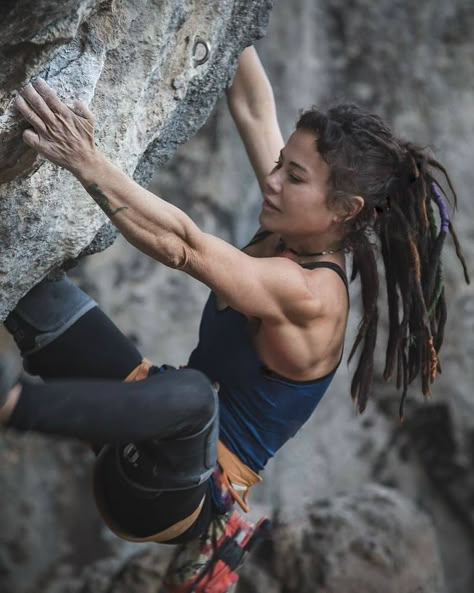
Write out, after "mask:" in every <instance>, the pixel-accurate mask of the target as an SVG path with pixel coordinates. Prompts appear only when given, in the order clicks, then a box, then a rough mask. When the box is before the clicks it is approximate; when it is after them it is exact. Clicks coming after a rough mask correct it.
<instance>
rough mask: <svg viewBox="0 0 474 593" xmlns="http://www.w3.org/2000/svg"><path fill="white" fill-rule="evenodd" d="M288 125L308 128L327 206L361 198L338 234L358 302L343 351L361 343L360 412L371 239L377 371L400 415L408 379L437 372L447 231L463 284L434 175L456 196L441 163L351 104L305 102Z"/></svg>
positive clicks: (371, 340)
mask: <svg viewBox="0 0 474 593" xmlns="http://www.w3.org/2000/svg"><path fill="white" fill-rule="evenodd" d="M296 128H297V129H304V130H309V131H311V132H313V133H314V134H315V138H316V143H317V150H318V151H319V153H320V154H321V156H322V158H323V159H324V160H325V161H326V162H327V164H328V165H329V170H330V173H329V182H328V186H329V192H328V204H329V206H331V205H336V204H337V205H338V207H340V206H341V205H342V206H343V207H344V205H346V206H347V207H348V206H349V203H350V201H351V200H352V198H353V196H362V197H363V198H364V207H363V208H362V210H361V211H360V213H359V214H358V215H357V216H356V217H355V218H353V219H351V220H350V221H349V222H348V223H346V224H347V228H346V237H345V245H346V247H347V248H348V249H349V250H350V251H352V254H353V268H352V275H351V280H354V279H355V278H356V276H357V275H358V274H359V275H360V279H361V287H362V307H363V315H362V319H361V322H360V325H359V328H358V332H357V335H356V339H355V342H354V345H353V347H352V350H351V353H350V356H349V361H350V360H351V359H352V357H353V356H354V354H355V353H356V351H357V350H359V349H360V356H359V360H358V362H357V367H356V369H355V372H354V375H353V378H352V383H351V396H352V398H353V400H354V402H355V404H356V406H357V408H358V410H359V412H363V411H364V409H365V407H366V404H367V399H368V397H369V392H370V388H371V384H372V379H373V372H374V350H375V345H376V339H377V328H378V304H377V301H378V295H379V280H378V273H377V262H376V249H377V243H378V244H379V246H380V251H381V254H382V259H383V264H384V267H385V278H386V284H387V301H388V318H389V335H388V341H387V349H386V358H385V370H384V373H383V376H384V379H385V380H386V381H389V380H390V379H391V378H392V376H393V374H395V375H396V385H397V388H398V389H401V392H402V393H401V400H400V417H403V405H404V401H405V397H406V394H407V388H408V385H409V384H410V383H411V382H412V381H413V380H414V379H415V378H416V377H417V376H420V378H421V388H422V392H423V394H424V395H425V396H427V395H429V394H430V384H431V383H432V382H433V381H434V380H435V378H436V375H437V373H438V371H439V370H440V363H439V356H438V355H439V351H440V348H441V345H442V343H443V335H444V327H445V323H446V299H445V294H444V285H443V275H442V268H441V252H442V249H443V244H444V239H445V237H446V234H447V233H448V232H449V233H450V234H451V236H452V238H453V240H454V245H455V248H456V254H457V256H458V258H459V260H460V261H461V264H462V267H463V270H464V276H465V279H466V282H468V283H469V276H468V272H467V268H466V263H465V260H464V257H463V255H462V253H461V248H460V245H459V241H458V239H457V236H456V233H455V231H454V229H453V226H452V224H451V221H450V220H449V215H448V206H447V202H446V201H448V202H449V201H450V200H449V198H448V195H447V193H446V191H445V190H444V189H443V188H442V186H441V185H440V184H439V182H438V181H437V180H436V178H435V174H438V175H440V176H441V177H442V178H444V181H445V182H446V184H447V187H448V188H449V192H450V195H451V201H450V203H451V204H452V205H453V207H454V208H455V207H456V205H457V197H456V193H455V191H454V189H453V186H452V183H451V180H450V178H449V175H448V173H447V171H446V169H445V168H444V167H443V165H442V164H441V163H439V162H438V161H437V160H435V159H434V158H433V157H431V156H430V155H429V154H428V153H427V152H426V151H425V150H424V149H422V148H420V147H419V146H416V145H415V144H412V143H410V142H405V141H402V140H400V139H398V138H396V137H395V136H394V135H393V134H392V132H391V130H390V129H389V128H388V127H387V126H386V125H385V124H384V123H383V121H382V120H381V119H380V118H379V117H378V116H376V115H373V114H371V113H367V112H365V111H364V110H362V109H361V108H359V107H358V106H356V105H352V104H342V105H337V106H335V107H332V108H331V109H329V110H328V111H327V112H326V113H323V112H321V111H319V110H317V109H316V108H314V107H313V108H312V109H310V110H308V111H305V112H303V113H302V114H301V116H300V118H299V120H298V122H297V125H296ZM435 208H436V210H437V211H438V212H439V217H437V216H435ZM348 211H349V209H348ZM437 218H439V220H440V224H439V225H438V223H437Z"/></svg>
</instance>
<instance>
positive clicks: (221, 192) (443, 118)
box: [0, 0, 474, 593]
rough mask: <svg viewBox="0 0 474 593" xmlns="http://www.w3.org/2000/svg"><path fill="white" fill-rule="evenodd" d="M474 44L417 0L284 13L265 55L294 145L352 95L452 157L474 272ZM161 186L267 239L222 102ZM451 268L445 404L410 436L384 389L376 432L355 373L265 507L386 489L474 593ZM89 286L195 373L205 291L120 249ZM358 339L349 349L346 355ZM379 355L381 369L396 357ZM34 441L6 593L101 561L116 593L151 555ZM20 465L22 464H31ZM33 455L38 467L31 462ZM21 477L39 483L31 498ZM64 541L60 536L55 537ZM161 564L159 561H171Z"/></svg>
mask: <svg viewBox="0 0 474 593" xmlns="http://www.w3.org/2000/svg"><path fill="white" fill-rule="evenodd" d="M473 29H474V5H473V4H472V2H471V1H470V0H455V1H453V2H451V3H449V5H447V4H446V3H443V2H441V0H433V1H432V2H429V3H419V4H417V5H415V4H413V3H412V2H408V0H406V1H403V2H398V3H393V2H392V1H391V0H383V1H381V2H371V1H369V0H356V1H355V2H352V3H350V6H349V5H348V3H347V2H343V1H342V0H317V1H314V0H294V1H292V2H279V3H277V4H276V6H275V9H274V10H273V13H272V22H271V25H270V29H269V34H268V36H267V37H266V38H265V40H264V41H263V42H262V43H261V44H260V46H259V50H260V54H261V55H262V57H263V59H264V62H265V65H266V67H267V69H268V70H269V73H270V77H271V79H272V81H273V83H274V88H275V93H276V97H277V102H278V105H279V114H280V118H281V123H282V126H283V130H284V132H285V134H287V133H288V132H289V131H290V130H291V127H292V125H293V123H294V121H295V118H296V114H297V110H298V108H300V107H302V106H304V105H309V104H311V103H314V102H317V103H323V102H325V101H326V100H327V99H328V98H333V97H336V98H345V99H349V100H357V101H359V102H361V103H362V104H364V105H366V106H368V107H370V108H372V109H374V110H375V111H377V112H379V113H382V114H383V115H386V116H387V117H388V118H389V121H390V122H391V123H392V124H393V125H394V126H395V127H396V128H397V130H398V131H400V132H401V133H402V134H404V135H406V136H407V137H410V138H412V137H414V138H416V139H417V140H418V141H420V142H421V143H425V144H429V145H431V146H433V147H434V148H435V149H436V152H437V155H438V156H439V157H440V159H441V160H443V161H444V162H445V163H446V165H447V166H448V168H449V171H450V173H451V175H452V177H453V180H454V182H455V185H456V188H457V190H458V194H459V199H460V213H459V215H458V216H457V218H456V223H457V228H458V233H459V236H460V238H461V240H462V242H463V245H464V248H465V251H466V254H467V257H468V260H469V262H470V267H471V270H472V262H473V261H474V242H473V239H474V237H473V233H472V220H473V216H474V203H473V201H472V200H471V188H472V187H473V184H474V170H473V168H472V153H473V148H474V146H473V140H472V139H473V138H474V115H473V111H472V106H471V105H472V80H473V79H474V43H473V41H472V35H471V32H472V30H473ZM110 124H111V125H113V121H111V122H110ZM103 139H104V141H105V139H106V135H105V134H104V136H103ZM153 187H154V188H155V189H156V190H157V191H158V192H159V193H160V194H161V195H163V196H164V197H166V198H168V199H170V200H171V201H172V202H173V203H175V204H177V205H178V206H181V207H183V208H185V209H186V211H187V212H189V213H190V214H191V215H192V216H193V218H194V219H195V220H196V222H197V223H198V224H200V225H201V226H202V227H203V228H205V229H206V230H208V231H210V232H214V233H216V234H219V235H220V236H222V237H223V238H225V239H228V240H230V241H232V242H234V243H235V244H242V243H243V242H244V241H245V240H246V239H247V238H248V236H249V235H250V233H251V232H252V231H253V230H254V225H255V214H256V213H257V212H258V209H259V200H260V198H259V192H258V187H257V185H256V183H255V180H254V177H253V176H252V173H251V171H250V169H249V167H248V165H247V163H246V157H245V153H244V151H243V149H242V147H241V146H240V143H239V140H238V138H237V137H236V135H235V133H234V131H233V126H232V123H231V121H230V119H229V117H228V115H227V113H226V109H225V105H224V104H223V103H221V104H219V106H218V109H217V110H216V111H215V112H214V114H213V116H212V118H211V119H210V120H209V121H208V123H207V125H206V127H205V129H203V130H202V132H200V133H199V134H198V135H197V136H195V137H194V138H193V139H192V140H191V141H190V142H188V143H187V144H186V145H185V146H183V147H182V148H181V149H180V150H179V152H178V155H177V156H176V158H175V159H174V160H173V161H172V162H171V163H170V164H169V165H168V166H167V167H162V168H161V169H160V171H159V175H157V177H156V179H155V180H154V183H153ZM445 261H446V265H445V275H446V282H447V290H448V296H449V302H450V317H449V322H448V327H447V332H446V338H445V349H444V356H443V375H442V376H441V378H440V380H439V381H438V383H437V385H436V387H435V389H434V392H433V400H434V403H436V404H439V406H438V405H437V406H436V407H431V405H426V406H425V405H423V404H422V401H421V397H420V395H419V393H417V390H413V392H412V393H411V395H410V400H409V401H410V405H409V406H408V407H407V422H406V423H405V425H404V426H400V425H399V423H398V420H397V398H396V396H395V394H394V390H393V388H392V387H391V386H388V387H387V386H383V385H381V384H377V385H376V389H375V394H376V402H377V403H372V404H371V406H370V407H369V409H368V410H367V412H366V413H365V414H364V416H362V417H361V418H359V417H356V415H355V414H354V412H353V410H352V408H351V405H350V402H349V396H348V372H347V370H346V367H345V365H342V366H341V368H340V371H339V373H338V376H337V377H336V381H335V382H334V384H333V386H332V389H331V391H330V393H328V394H327V396H326V397H325V399H324V401H323V402H322V404H321V405H320V407H319V408H318V410H317V413H316V414H315V415H314V418H312V419H311V421H310V422H308V424H307V426H306V427H305V428H304V430H303V431H302V433H301V434H300V435H299V436H298V437H297V438H295V439H293V440H292V441H291V442H290V443H289V444H288V445H287V447H286V448H285V449H284V450H283V451H282V452H281V453H280V454H279V456H278V457H277V459H275V460H274V462H273V463H272V464H271V465H270V466H269V467H268V470H267V471H266V472H265V479H264V482H263V484H262V485H261V486H259V487H258V490H256V492H255V493H254V495H253V497H252V500H253V503H254V512H255V514H258V513H259V512H262V511H267V512H270V513H274V512H275V513H277V514H278V515H279V516H280V517H282V518H284V519H285V520H287V519H289V518H293V519H294V520H295V521H301V520H304V519H305V517H306V516H307V507H308V505H312V503H313V502H314V500H315V499H321V498H326V497H327V498H332V497H334V496H336V494H337V493H338V492H354V493H356V492H359V491H360V488H361V485H363V484H365V483H366V482H372V481H374V480H375V481H378V482H380V483H383V484H387V485H390V486H392V487H394V488H397V489H399V490H400V491H401V492H403V493H404V495H405V496H406V497H408V498H410V499H411V500H413V501H417V503H418V504H419V505H420V506H421V507H422V508H423V509H424V511H425V512H427V513H428V514H429V516H431V517H432V521H433V524H434V528H435V532H436V536H437V542H438V546H439V549H440V554H441V558H442V563H443V568H444V571H445V575H446V589H447V591H449V593H472V591H473V590H474V569H473V564H472V555H473V553H474V549H473V547H474V546H473V542H474V535H473V530H472V510H473V508H474V506H473V500H474V492H473V484H472V476H473V475H474V455H473V453H472V450H473V445H472V443H473V441H474V436H473V435H474V399H473V398H472V385H473V384H474V367H473V365H472V358H473V352H474V332H473V327H474V326H473V320H474V292H473V290H472V288H470V287H466V286H465V285H464V284H463V282H462V276H461V273H460V270H459V267H458V266H457V264H456V261H455V256H454V250H453V248H452V245H451V244H450V242H449V241H448V249H447V252H446V256H445ZM74 273H75V277H76V279H77V280H78V281H79V282H80V283H81V284H82V285H83V286H84V287H85V288H86V289H88V290H90V291H91V292H92V294H93V295H94V296H95V297H96V298H98V299H99V301H100V302H101V303H102V304H103V307H104V308H105V309H106V311H107V312H108V313H110V314H111V315H112V317H113V318H114V319H115V320H116V321H117V322H118V323H119V325H120V326H121V327H122V328H123V329H124V331H125V332H126V333H127V334H128V335H130V336H131V337H132V338H133V339H135V340H136V341H137V343H138V344H139V346H140V348H141V349H142V351H143V353H144V354H146V355H147V356H148V357H150V358H152V359H153V360H156V361H158V362H164V361H167V362H170V363H174V364H180V363H183V362H185V361H186V359H187V356H188V353H189V351H190V349H191V348H192V347H193V345H194V344H195V341H196V336H197V327H198V322H199V313H200V309H201V307H202V304H203V301H204V299H205V297H206V293H207V290H206V289H205V287H203V286H201V285H199V284H198V283H196V282H194V281H192V280H190V279H187V278H185V277H184V276H182V275H180V274H177V273H173V272H170V271H168V270H166V269H164V268H163V267H160V266H158V265H157V264H156V263H155V262H153V261H151V260H150V259H149V258H147V257H145V256H143V255H141V254H139V253H137V252H136V251H135V250H133V249H132V248H130V247H128V246H127V245H126V244H125V243H124V241H123V240H121V239H119V240H118V241H117V242H116V244H115V245H114V246H113V247H112V248H110V249H108V250H107V251H106V252H104V253H102V254H98V255H95V256H94V257H92V258H88V260H87V261H85V262H84V263H83V264H81V266H80V267H79V269H76V271H75V272H74ZM352 293H353V307H352V309H353V313H352V319H351V332H353V329H354V326H355V325H356V323H357V321H358V320H357V304H356V303H357V298H358V295H357V286H354V287H352ZM350 341H351V339H350V336H349V339H348V344H349V343H350ZM380 351H381V354H383V341H381V346H380ZM20 443H23V445H21V444H18V443H17V440H16V439H14V438H13V436H11V438H9V441H8V447H7V448H6V449H4V451H3V452H2V454H3V455H8V456H9V459H10V462H11V463H12V464H16V465H5V464H4V463H3V462H2V470H3V468H4V467H6V468H8V469H5V470H3V482H2V484H1V488H0V500H1V504H2V507H1V508H2V509H5V510H6V509H8V508H10V510H9V511H8V516H7V517H6V518H5V519H2V520H3V525H7V526H8V533H9V534H12V535H9V540H8V542H9V543H10V542H12V541H13V542H16V544H17V546H16V548H15V550H14V554H13V553H12V552H10V547H9V546H5V547H4V548H2V550H3V549H5V550H7V552H4V553H5V554H7V555H8V554H9V556H7V558H8V561H9V564H8V565H5V564H4V563H3V557H4V556H2V557H0V558H1V559H0V579H1V578H2V575H3V578H4V579H5V574H6V573H5V572H3V573H2V572H1V569H2V568H3V569H4V567H5V566H7V568H9V570H11V571H13V572H10V573H9V580H8V581H4V582H6V585H4V587H3V588H2V587H0V590H2V593H3V591H4V590H5V592H6V593H10V592H13V591H14V592H15V593H23V592H26V591H28V592H29V590H31V591H33V590H34V591H41V593H56V592H57V591H61V593H62V592H63V591H69V590H68V589H66V588H65V586H64V587H62V584H63V583H65V582H66V581H68V579H69V580H70V582H71V583H75V585H74V586H75V587H76V589H75V590H74V589H71V591H73V590H74V593H75V592H76V591H77V590H78V587H79V583H82V582H84V578H85V577H83V576H82V575H81V574H80V572H79V569H80V566H81V565H83V564H84V563H87V562H89V559H90V556H91V555H93V554H95V556H96V557H100V556H104V555H106V554H111V553H114V554H115V560H114V562H108V563H106V564H107V566H109V568H110V571H111V572H107V570H106V567H105V564H103V563H102V564H101V565H100V567H94V574H95V575H96V577H94V578H97V579H98V581H99V580H100V578H101V576H102V577H103V578H104V579H105V581H106V582H107V583H109V580H107V579H108V576H107V575H109V574H113V573H114V570H115V571H117V570H118V567H119V566H123V565H124V562H125V561H124V560H123V558H124V557H126V556H127V555H128V554H130V553H131V551H133V550H136V548H135V547H132V548H130V547H127V546H125V547H122V546H121V545H119V543H118V542H117V541H116V540H115V539H113V538H112V537H111V536H110V535H108V534H107V531H105V530H99V528H98V524H97V523H94V521H93V520H92V518H91V519H89V518H88V517H93V516H94V511H93V509H92V506H91V505H92V502H91V499H90V495H87V494H84V491H85V490H78V489H77V483H76V482H75V481H74V480H72V479H71V478H69V477H68V478H66V480H65V479H64V478H63V477H62V475H61V472H62V471H63V470H64V464H65V462H64V459H63V458H61V457H60V456H59V454H55V450H56V448H57V446H58V445H57V444H55V443H51V442H50V441H43V440H41V439H39V438H35V439H32V440H30V439H29V438H28V439H24V440H21V441H20ZM22 446H23V447H24V449H22V448H21V447H22ZM61 446H64V447H66V445H64V444H63V445H61ZM17 451H21V452H22V453H21V455H18V456H17V457H16V458H15V455H17ZM32 452H34V453H35V455H36V456H35V457H34V460H35V464H36V465H34V464H32V463H31V459H32ZM78 471H79V470H78ZM38 473H39V474H40V475H44V476H45V478H44V480H43V481H41V482H40V483H39V484H38V482H37V481H34V480H35V478H34V476H35V475H37V474H38ZM32 475H33V477H31V476H32ZM20 477H21V478H22V480H23V481H21V480H20V482H18V480H19V479H20ZM18 483H20V485H21V487H20V488H19V487H18ZM46 483H48V484H49V485H50V486H49V489H47V488H46ZM86 487H87V485H85V486H83V488H84V489H85V488H86ZM61 488H65V492H64V500H67V505H68V506H67V508H68V511H69V513H70V514H71V515H72V516H81V514H82V515H83V517H84V521H83V524H82V528H83V531H82V532H81V534H84V533H86V534H87V536H88V537H89V540H88V541H89V542H90V543H89V545H88V547H87V551H88V553H89V556H84V562H83V561H82V557H81V555H79V554H77V546H78V543H79V542H82V541H84V537H83V536H82V535H81V537H80V538H75V537H73V535H72V534H71V532H70V531H69V532H68V531H67V530H66V529H64V528H62V527H61V525H59V524H58V522H57V521H56V519H55V518H54V511H55V498H54V493H56V492H58V491H60V490H61ZM12 492H13V493H14V494H15V496H16V498H17V499H18V501H17V500H16V499H15V506H13V505H12V503H11V501H10V496H11V493H12ZM4 493H6V494H4ZM32 498H34V500H36V501H37V502H36V503H35V504H36V505H37V507H38V509H43V512H42V513H41V512H36V513H34V514H33V515H31V520H27V518H26V516H24V515H23V514H21V512H22V509H24V508H25V505H26V504H27V503H28V501H31V499H32ZM338 500H343V499H338ZM344 500H346V499H344ZM341 504H342V503H341ZM360 504H361V505H363V500H361V503H360ZM9 505H10V506H9ZM20 505H21V506H20ZM330 508H333V507H330ZM339 508H341V507H339ZM358 508H359V509H360V510H361V509H362V507H361V506H359V507H358ZM391 508H395V509H397V508H398V506H397V505H396V504H394V505H393V506H392V507H391ZM19 509H20V510H19ZM327 516H328V517H329V516H330V515H329V514H328V515H327ZM355 516H356V515H355ZM401 516H402V515H401ZM329 524H330V523H328V525H329ZM51 525H53V527H51ZM51 530H53V532H54V538H51V539H49V538H48V535H49V534H50V532H51ZM427 531H428V532H429V531H430V528H429V527H427ZM333 537H334V533H333V532H330V533H327V534H326V533H325V535H324V538H323V540H322V542H323V544H324V542H325V541H327V543H328V545H329V542H332V545H336V542H335V540H334V539H333ZM35 538H36V539H35ZM326 538H327V539H326ZM53 539H54V541H52V540H53ZM362 539H363V541H364V542H365V538H362ZM33 544H34V545H33ZM41 544H42V545H41ZM430 545H431V544H430ZM81 549H82V548H81ZM426 549H427V550H428V549H430V550H431V549H432V548H428V547H427V548H426ZM159 550H160V557H161V554H163V553H166V551H167V550H166V548H159ZM147 553H148V552H147ZM153 553H155V554H156V553H157V551H156V550H154V551H153ZM12 556H13V558H12ZM428 556H429V557H428V558H426V559H423V563H430V562H433V564H432V566H433V568H434V572H433V575H434V576H436V575H438V572H437V569H436V557H435V556H436V552H435V550H434V549H433V553H432V554H431V553H429V554H428ZM301 570H302V571H305V570H306V567H305V566H303V567H302V569H301ZM311 570H313V568H312V567H311V566H310V567H309V568H308V574H314V573H312V572H311ZM304 574H305V572H303V573H302V575H304ZM116 578H117V577H116ZM61 579H62V580H61ZM98 581H97V582H98ZM145 581H146V579H145ZM94 582H96V581H94ZM257 582H258V583H259V586H258V587H256V583H257ZM435 582H437V581H435ZM55 583H56V585H55ZM58 583H59V585H58ZM71 586H72V585H71ZM279 588H280V583H279V582H278V580H277V579H276V577H275V575H274V574H272V573H271V567H270V568H269V567H268V559H265V557H263V558H260V557H259V558H258V559H256V562H255V563H253V564H252V566H249V572H246V573H245V576H244V577H243V579H242V586H241V591H242V593H256V591H258V592H259V593H260V592H261V591H268V592H269V593H270V592H272V591H275V592H279V591H280V589H279ZM79 590H80V589H79ZM90 590H94V589H90ZM100 590H101V589H100V588H99V584H97V591H100ZM145 590H146V589H145ZM380 590H381V591H384V590H385V588H384V587H381V588H380ZM313 591H314V593H322V591H324V589H321V587H319V588H318V586H317V584H315V586H314V589H313ZM415 591H416V589H415V590H412V591H410V590H405V591H403V590H400V593H415ZM94 593H96V591H95V590H94ZM397 593H398V592H397ZM418 593H421V591H419V592H418ZM430 593H431V591H430Z"/></svg>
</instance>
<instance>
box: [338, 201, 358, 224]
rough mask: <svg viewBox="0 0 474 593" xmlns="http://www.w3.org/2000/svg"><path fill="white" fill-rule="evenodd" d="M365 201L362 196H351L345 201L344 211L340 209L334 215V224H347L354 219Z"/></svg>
mask: <svg viewBox="0 0 474 593" xmlns="http://www.w3.org/2000/svg"><path fill="white" fill-rule="evenodd" d="M364 204H365V200H364V198H363V197H362V196H352V198H351V199H350V200H347V201H346V203H345V204H344V209H342V208H341V210H339V211H338V212H337V214H336V218H335V219H334V222H337V223H339V222H348V221H349V220H351V219H352V218H355V217H356V216H357V215H358V214H359V212H360V211H361V210H362V208H363V207H364Z"/></svg>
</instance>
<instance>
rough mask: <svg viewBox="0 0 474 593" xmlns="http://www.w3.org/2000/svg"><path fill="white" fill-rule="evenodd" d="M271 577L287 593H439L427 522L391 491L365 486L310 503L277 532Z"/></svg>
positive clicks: (438, 569) (430, 528)
mask: <svg viewBox="0 0 474 593" xmlns="http://www.w3.org/2000/svg"><path fill="white" fill-rule="evenodd" d="M274 549H275V552H274V558H273V561H274V570H275V572H276V574H277V575H278V580H279V582H280V587H281V591H285V592H288V593H293V592H294V593H297V592H298V593H313V592H314V591H318V592H320V593H340V592H341V591H343V592H344V593H360V592H361V591H364V593H379V592H380V591H384V593H402V592H403V593H405V592H407V593H408V592H415V591H419V592H420V593H422V592H423V593H428V592H429V593H444V592H445V591H446V589H445V586H444V579H443V570H442V566H441V562H440V557H439V552H438V549H437V542H436V535H435V531H434V529H433V525H432V522H431V520H430V519H429V517H428V516H426V515H425V514H424V513H422V512H420V509H419V508H417V507H416V506H415V505H414V504H413V503H412V502H410V501H409V500H408V499H406V498H405V497H403V496H401V495H400V494H399V493H398V492H397V491H395V490H390V489H387V488H382V487H380V486H376V485H370V486H366V487H364V488H362V489H361V490H359V491H357V492H354V493H352V494H350V495H340V496H336V497H333V498H331V499H327V500H326V501H322V500H321V501H318V502H317V503H314V504H313V505H311V506H310V507H309V509H308V511H307V518H306V520H305V521H302V522H300V523H294V524H292V525H291V524H290V525H288V527H286V528H282V529H280V530H278V531H277V533H276V537H275V544H274Z"/></svg>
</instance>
